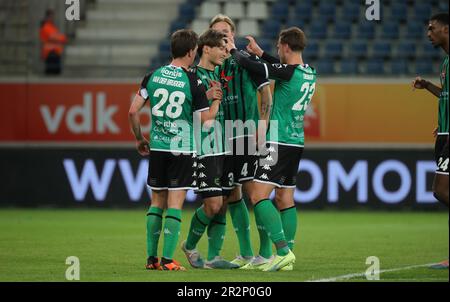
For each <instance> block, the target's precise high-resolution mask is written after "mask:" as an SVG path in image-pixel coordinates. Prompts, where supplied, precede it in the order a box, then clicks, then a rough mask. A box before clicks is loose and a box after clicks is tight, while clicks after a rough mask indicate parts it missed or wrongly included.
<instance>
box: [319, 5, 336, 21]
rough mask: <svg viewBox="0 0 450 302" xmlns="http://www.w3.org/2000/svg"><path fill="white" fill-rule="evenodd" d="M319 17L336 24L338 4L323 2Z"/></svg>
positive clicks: (320, 6)
mask: <svg viewBox="0 0 450 302" xmlns="http://www.w3.org/2000/svg"><path fill="white" fill-rule="evenodd" d="M319 15H320V16H321V17H322V18H325V20H327V21H328V22H334V21H335V20H336V3H335V2H334V1H321V2H320V5H319Z"/></svg>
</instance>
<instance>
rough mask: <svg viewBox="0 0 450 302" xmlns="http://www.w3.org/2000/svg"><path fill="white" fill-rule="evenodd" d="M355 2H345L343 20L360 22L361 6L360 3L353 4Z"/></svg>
mask: <svg viewBox="0 0 450 302" xmlns="http://www.w3.org/2000/svg"><path fill="white" fill-rule="evenodd" d="M352 3H353V2H345V5H344V7H343V8H342V15H341V17H342V20H348V21H350V22H353V23H354V22H357V21H358V20H359V15H360V11H361V9H360V6H359V3H357V2H354V3H356V5H353V4H352Z"/></svg>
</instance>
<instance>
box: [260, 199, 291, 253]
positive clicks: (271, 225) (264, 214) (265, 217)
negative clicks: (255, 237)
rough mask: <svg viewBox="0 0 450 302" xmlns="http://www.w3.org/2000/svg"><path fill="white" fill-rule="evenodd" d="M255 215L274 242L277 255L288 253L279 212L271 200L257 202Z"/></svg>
mask: <svg viewBox="0 0 450 302" xmlns="http://www.w3.org/2000/svg"><path fill="white" fill-rule="evenodd" d="M255 216H256V217H258V219H259V221H260V222H261V223H262V225H263V226H264V228H265V229H266V231H267V234H268V235H269V237H270V239H271V240H272V242H273V243H275V247H276V249H277V255H279V256H286V255H287V254H288V253H289V247H288V245H287V242H286V238H285V237H284V232H283V226H282V223H281V217H280V214H279V212H278V210H277V209H276V208H275V207H274V205H273V204H272V202H271V201H270V200H269V199H263V200H261V201H260V202H258V203H257V204H256V205H255Z"/></svg>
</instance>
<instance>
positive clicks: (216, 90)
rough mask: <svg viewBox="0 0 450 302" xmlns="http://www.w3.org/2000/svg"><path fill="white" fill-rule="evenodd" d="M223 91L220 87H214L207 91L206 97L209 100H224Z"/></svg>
mask: <svg viewBox="0 0 450 302" xmlns="http://www.w3.org/2000/svg"><path fill="white" fill-rule="evenodd" d="M222 96H223V93H222V89H221V88H220V86H212V87H211V88H209V89H208V90H207V91H206V97H207V98H208V100H222Z"/></svg>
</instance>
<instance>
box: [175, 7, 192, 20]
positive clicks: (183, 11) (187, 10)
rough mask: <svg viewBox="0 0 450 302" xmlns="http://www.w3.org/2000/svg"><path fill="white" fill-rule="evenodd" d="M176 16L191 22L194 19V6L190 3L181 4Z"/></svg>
mask: <svg viewBox="0 0 450 302" xmlns="http://www.w3.org/2000/svg"><path fill="white" fill-rule="evenodd" d="M178 16H179V17H181V18H183V19H184V20H189V21H192V20H193V19H194V18H195V6H193V5H192V4H190V3H183V4H181V5H180V7H179V9H178Z"/></svg>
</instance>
